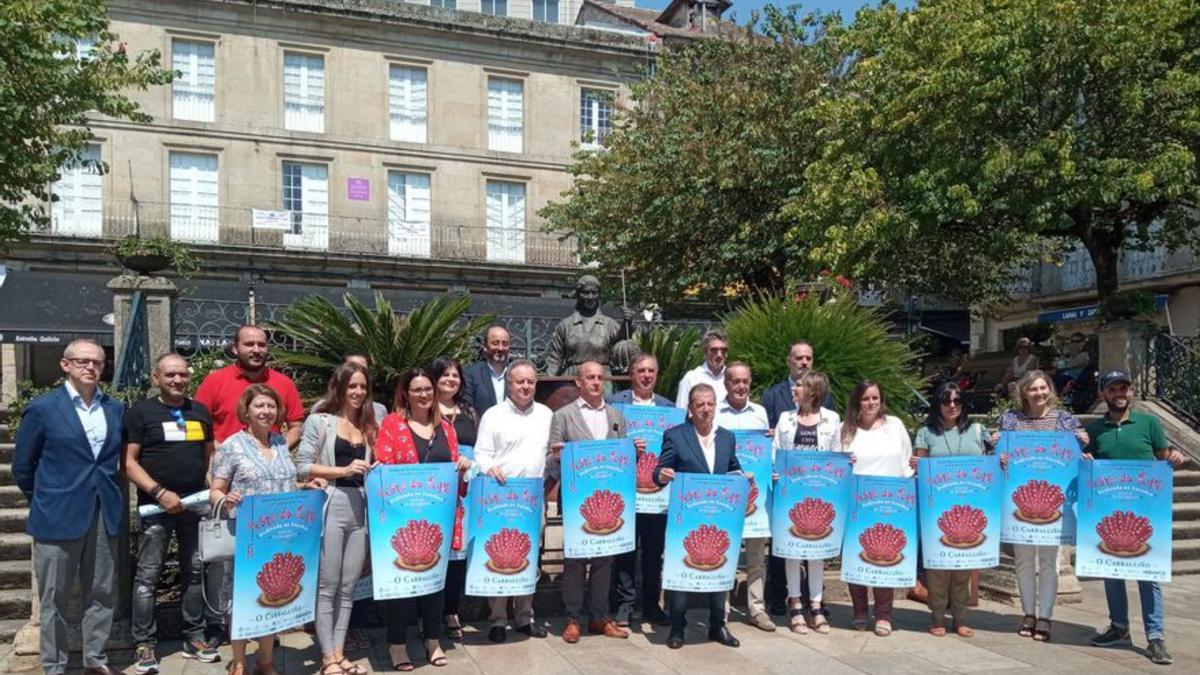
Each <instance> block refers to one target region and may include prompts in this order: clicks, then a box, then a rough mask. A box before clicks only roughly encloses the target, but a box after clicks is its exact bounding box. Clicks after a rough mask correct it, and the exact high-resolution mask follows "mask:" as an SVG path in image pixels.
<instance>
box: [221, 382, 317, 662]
mask: <svg viewBox="0 0 1200 675" xmlns="http://www.w3.org/2000/svg"><path fill="white" fill-rule="evenodd" d="M237 415H238V419H239V420H241V422H242V424H244V425H246V428H245V429H244V430H242V431H239V432H237V433H236V434H234V435H232V436H230V437H229V438H227V439H225V442H224V443H222V444H221V447H219V448H217V452H216V453H215V454H214V455H213V459H212V468H211V469H210V471H209V488H208V498H209V501H210V502H211V503H212V504H213V505H214V506H216V505H217V504H220V503H222V501H224V504H225V507H226V508H227V509H230V508H236V507H237V505H238V504H240V503H241V502H242V499H243V498H244V497H248V496H251V495H263V494H272V493H278V492H290V491H292V490H295V489H296V487H297V485H296V466H295V465H294V464H292V457H291V455H290V454H288V446H287V439H285V438H284V437H283V435H281V434H278V433H273V432H272V431H271V429H272V427H275V426H277V425H278V424H280V423H282V422H283V416H284V405H283V398H282V397H280V395H279V394H278V393H276V392H275V390H274V389H272V388H270V387H268V386H267V385H265V384H252V385H250V386H249V387H247V388H246V391H244V392H242V397H241V398H240V399H239V400H238V406H237ZM326 485H327V483H326V481H325V480H324V479H323V478H314V479H312V480H310V481H308V482H307V483H305V484H303V485H302V486H301V487H307V488H313V489H318V490H319V489H324V488H325V487H326ZM228 572H229V573H228V575H227V576H226V580H225V588H226V589H227V590H226V592H228V593H230V595H232V594H233V593H235V592H237V591H239V590H241V589H236V588H233V567H232V565H230V566H229V569H228ZM230 644H231V646H232V648H233V662H232V663H231V664H229V673H230V675H244V673H245V672H246V640H233V641H231V643H230ZM274 649H275V634H274V633H270V634H267V635H262V636H259V637H258V652H257V654H256V656H257V663H255V672H256V673H261V674H262V675H279V671H278V670H276V669H275V660H274Z"/></svg>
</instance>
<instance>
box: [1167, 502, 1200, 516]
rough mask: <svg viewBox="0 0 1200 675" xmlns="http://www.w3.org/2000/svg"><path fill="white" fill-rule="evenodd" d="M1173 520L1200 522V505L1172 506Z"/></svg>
mask: <svg viewBox="0 0 1200 675" xmlns="http://www.w3.org/2000/svg"><path fill="white" fill-rule="evenodd" d="M1171 518H1172V519H1173V520H1175V521H1180V520H1200V503H1197V502H1175V503H1174V504H1173V505H1172V506H1171Z"/></svg>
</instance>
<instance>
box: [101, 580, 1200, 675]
mask: <svg viewBox="0 0 1200 675" xmlns="http://www.w3.org/2000/svg"><path fill="white" fill-rule="evenodd" d="M1131 588H1132V586H1131ZM1165 596H1166V609H1167V646H1168V647H1169V649H1170V650H1171V653H1172V654H1173V655H1174V657H1175V665H1174V666H1166V667H1164V666H1156V665H1154V664H1152V663H1150V661H1149V660H1147V659H1146V657H1145V655H1144V653H1143V652H1142V650H1141V647H1143V646H1144V645H1145V637H1144V635H1142V633H1141V621H1140V619H1139V618H1138V616H1137V615H1136V612H1137V609H1136V608H1137V597H1136V594H1133V593H1131V604H1132V606H1133V610H1134V613H1135V616H1134V630H1133V634H1134V643H1135V645H1137V646H1136V647H1135V648H1118V649H1100V648H1096V647H1092V646H1090V645H1088V644H1087V639H1088V638H1089V637H1091V636H1092V635H1093V634H1094V631H1095V629H1096V628H1098V627H1102V626H1104V625H1105V624H1106V623H1107V616H1106V609H1105V605H1104V593H1103V588H1102V587H1101V584H1100V583H1099V582H1096V581H1089V582H1085V583H1084V601H1083V602H1082V603H1081V604H1075V605H1060V606H1059V607H1058V608H1057V610H1056V616H1055V622H1054V642H1053V643H1051V644H1037V643H1034V642H1033V641H1031V640H1028V639H1024V638H1019V637H1017V635H1016V634H1015V632H1014V631H1015V628H1016V625H1017V621H1018V620H1019V611H1018V610H1017V609H1016V608H1015V607H1011V606H1008V605H1004V604H999V603H994V602H987V601H985V602H983V603H982V605H981V606H980V607H979V608H977V609H975V610H973V611H972V613H971V618H972V626H973V627H974V628H975V629H976V631H977V633H976V635H975V637H974V638H971V639H969V640H964V639H961V638H957V637H951V636H947V637H944V638H935V637H933V636H931V635H929V634H928V633H926V632H925V628H926V627H927V625H928V614H927V613H926V612H925V611H922V609H923V607H922V606H921V605H917V604H915V603H913V602H909V601H905V600H899V601H898V602H897V605H896V611H895V620H896V621H895V622H896V628H897V631H896V632H895V633H894V634H893V635H892V636H891V637H887V638H879V637H875V636H874V635H871V634H867V633H858V632H855V631H853V630H850V629H848V628H843V626H848V625H849V619H850V613H849V607H847V606H846V605H845V604H842V603H836V604H834V605H833V606H832V608H831V609H832V612H833V617H832V621H833V625H834V627H835V628H834V630H833V631H832V632H831V633H830V634H828V635H816V634H811V633H810V634H809V635H805V636H800V635H794V634H792V633H790V632H788V631H787V630H785V629H783V628H782V627H781V628H780V630H779V631H777V632H775V633H764V632H762V631H759V630H758V629H755V628H752V627H750V626H748V625H745V624H744V623H741V622H740V619H741V618H743V617H742V615H740V614H738V613H735V615H734V617H733V619H732V622H731V628H732V630H733V632H734V633H735V635H737V637H738V638H740V639H741V641H742V646H741V647H740V648H738V649H729V648H727V647H721V646H718V645H716V644H712V643H707V642H705V640H704V631H705V627H704V625H703V623H702V622H703V619H704V616H705V613H704V612H703V611H700V610H696V611H693V612H692V615H691V617H690V619H691V621H692V623H691V625H690V626H689V627H688V643H687V645H685V646H684V648H683V649H680V650H670V649H667V647H666V646H665V645H664V642H665V641H666V638H667V630H666V629H665V628H655V627H651V626H649V625H645V626H643V627H642V628H640V629H636V630H635V632H634V633H633V635H632V636H631V637H630V639H628V640H614V639H611V638H603V637H595V636H588V635H585V636H584V638H583V640H581V641H580V643H579V644H576V645H568V644H565V643H564V642H563V641H562V639H561V638H560V637H559V635H560V634H561V631H562V626H563V621H564V620H563V618H562V617H553V618H551V619H549V620H548V622H547V623H548V627H549V629H550V631H551V636H550V637H549V638H547V639H545V640H530V639H526V638H524V636H520V635H518V634H516V633H514V632H512V631H510V632H509V642H507V643H505V644H502V645H493V644H491V643H489V642H488V641H487V637H486V626H481V625H478V624H477V625H474V626H468V628H467V634H466V639H465V640H464V642H463V643H462V644H460V645H456V646H455V647H454V648H453V649H448V650H447V656H448V657H449V661H450V662H449V665H448V666H447V667H446V668H444V669H435V668H433V667H431V666H429V665H428V664H427V663H426V662H425V660H424V654H423V650H422V647H421V646H420V643H419V642H418V641H417V640H416V639H415V636H414V637H413V639H412V641H411V642H410V646H409V648H410V653H411V655H412V657H413V659H414V662H415V663H416V664H417V672H423V673H434V672H439V673H440V672H444V673H446V674H447V675H450V674H452V673H487V674H489V675H533V674H536V675H556V674H558V673H564V674H566V673H596V674H602V673H614V674H616V673H620V674H622V675H625V674H628V673H685V674H686V675H698V674H700V673H729V674H731V675H732V674H737V675H747V674H748V673H788V674H793V673H823V674H828V675H837V674H840V673H922V674H927V673H982V672H987V673H1033V672H1043V673H1047V674H1049V673H1056V674H1058V673H1087V674H1091V675H1094V674H1096V673H1123V672H1134V671H1148V672H1163V671H1179V672H1193V673H1194V672H1200V639H1197V636H1200V576H1189V577H1181V578H1179V579H1178V580H1177V581H1176V582H1175V583H1173V584H1170V585H1168V586H1166V587H1165ZM481 629H482V630H481ZM370 635H371V638H372V639H373V640H374V641H375V644H374V645H373V646H372V648H371V649H370V650H369V652H367V653H357V654H356V653H353V652H352V653H351V657H352V658H353V659H354V660H356V661H357V662H358V663H361V664H369V665H370V666H371V668H372V670H373V671H374V672H390V671H391V664H390V663H388V657H387V647H386V645H385V644H384V641H383V631H382V629H378V630H374V631H371V632H370ZM178 649H179V644H178V643H177V642H169V643H165V644H163V645H161V647H160V651H161V653H163V654H165V655H166V656H165V657H164V658H163V663H162V671H161V672H162V675H180V674H185V675H221V673H223V672H224V663H220V664H201V663H197V662H196V661H190V660H184V659H183V658H182V657H181V656H180V654H179V651H178ZM221 656H222V659H228V657H229V647H228V646H226V647H222V649H221ZM131 661H132V653H131V652H122V653H118V654H114V662H115V663H114V665H116V666H118V667H120V668H122V669H124V671H125V672H127V673H132V672H133V669H132V667H130V666H129V664H130V663H131ZM318 662H319V655H318V653H317V650H316V648H315V647H314V646H313V643H312V639H311V637H310V636H308V635H306V634H304V633H301V632H293V633H288V634H287V635H285V636H284V638H283V649H282V650H281V651H280V652H279V656H278V665H279V666H280V670H281V671H282V672H283V673H285V675H300V674H309V673H316V672H317V670H318V669H317V663H318Z"/></svg>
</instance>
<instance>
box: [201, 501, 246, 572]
mask: <svg viewBox="0 0 1200 675" xmlns="http://www.w3.org/2000/svg"><path fill="white" fill-rule="evenodd" d="M224 505H225V498H224V497H221V499H220V500H219V501H217V503H216V504H215V505H214V506H213V508H212V512H211V513H209V515H208V517H207V518H201V519H200V537H199V540H198V542H197V549H199V553H200V560H202V561H204V562H206V563H215V562H226V561H228V560H233V550H234V543H235V542H234V537H233V533H234V532H235V531H236V530H237V526H236V521H235V520H234V519H233V518H225V517H222V516H221V507H223V506H224Z"/></svg>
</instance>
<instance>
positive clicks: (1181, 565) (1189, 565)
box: [1171, 560, 1200, 576]
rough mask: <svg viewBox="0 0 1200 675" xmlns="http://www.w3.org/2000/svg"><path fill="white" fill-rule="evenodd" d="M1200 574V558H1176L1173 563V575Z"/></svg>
mask: <svg viewBox="0 0 1200 675" xmlns="http://www.w3.org/2000/svg"><path fill="white" fill-rule="evenodd" d="M1191 574H1200V560H1176V561H1175V562H1173V563H1171V576H1186V575H1191Z"/></svg>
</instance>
